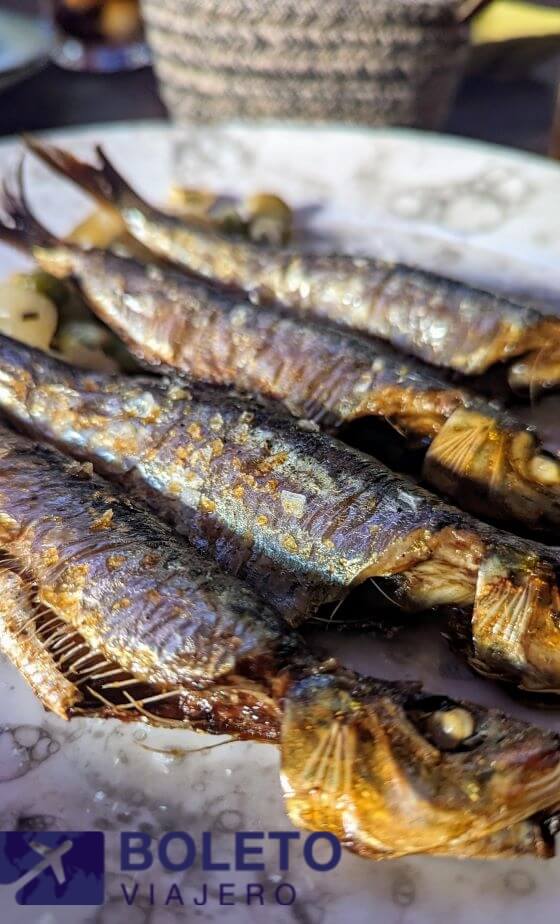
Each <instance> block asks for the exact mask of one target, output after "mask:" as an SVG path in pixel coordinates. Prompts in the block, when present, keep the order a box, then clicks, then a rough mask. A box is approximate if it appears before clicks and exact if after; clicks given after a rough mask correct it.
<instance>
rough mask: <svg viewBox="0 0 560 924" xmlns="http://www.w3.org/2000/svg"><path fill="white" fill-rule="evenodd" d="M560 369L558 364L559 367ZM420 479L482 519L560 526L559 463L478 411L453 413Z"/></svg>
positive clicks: (530, 439)
mask: <svg viewBox="0 0 560 924" xmlns="http://www.w3.org/2000/svg"><path fill="white" fill-rule="evenodd" d="M559 369H560V366H559ZM423 475H424V479H425V480H426V481H427V482H429V483H430V484H431V485H434V486H435V487H436V488H438V489H439V490H440V491H442V492H443V493H444V494H447V495H448V496H449V497H459V498H461V503H462V506H464V507H467V508H468V509H469V510H470V511H472V512H474V513H476V514H479V515H481V516H483V517H487V516H488V511H489V510H491V511H492V516H493V518H496V519H505V520H511V519H512V518H514V519H517V520H519V521H521V522H522V523H525V524H526V525H528V526H531V527H543V528H552V527H558V526H559V525H560V461H559V460H558V459H555V458H554V457H553V456H551V455H549V454H548V453H546V452H544V451H542V450H540V449H539V446H538V443H537V440H536V438H535V437H534V435H533V434H532V433H531V432H529V431H527V430H524V429H521V428H519V429H516V428H515V426H502V425H501V424H500V423H499V421H497V420H495V419H494V418H492V417H491V416H489V415H486V414H483V413H480V412H479V411H472V410H467V409H466V408H459V409H457V410H456V411H455V412H454V413H453V414H452V415H451V416H450V417H449V419H448V420H447V421H446V423H445V424H444V425H443V427H442V428H441V430H440V431H439V433H438V435H437V436H436V438H435V439H434V440H433V442H432V443H431V445H430V447H429V449H428V452H427V453H426V456H425V460H424V469H423Z"/></svg>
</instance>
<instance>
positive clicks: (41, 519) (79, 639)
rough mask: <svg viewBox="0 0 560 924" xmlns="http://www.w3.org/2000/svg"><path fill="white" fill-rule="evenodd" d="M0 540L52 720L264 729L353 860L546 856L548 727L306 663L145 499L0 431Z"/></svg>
mask: <svg viewBox="0 0 560 924" xmlns="http://www.w3.org/2000/svg"><path fill="white" fill-rule="evenodd" d="M0 547H1V549H2V553H3V556H4V561H3V564H2V567H1V568H0V590H1V593H0V598H1V603H0V629H1V631H0V645H1V647H2V649H3V651H4V652H5V653H6V655H7V656H8V657H9V658H11V659H12V661H13V662H14V663H15V664H16V665H17V666H18V667H19V669H20V670H21V672H22V674H23V675H24V677H25V678H26V679H27V680H28V682H30V683H31V685H32V686H33V688H34V689H35V691H36V692H37V693H38V694H39V696H41V697H42V698H43V701H44V702H45V705H47V706H48V707H49V708H51V709H53V710H54V711H56V712H57V713H58V714H59V715H61V716H64V717H66V718H70V717H72V716H101V717H116V718H120V719H128V720H142V721H146V722H149V723H151V724H155V725H159V724H162V725H177V726H190V727H193V728H197V729H200V730H203V731H207V732H213V733H219V734H223V733H228V734H232V735H235V736H238V737H240V738H247V739H254V740H257V741H270V742H274V743H276V744H277V745H278V746H279V747H280V749H281V753H282V782H283V786H284V791H285V796H286V804H287V808H288V812H289V814H290V817H291V818H292V820H293V821H294V822H295V823H296V824H299V825H302V826H304V827H310V828H315V827H317V826H319V827H320V828H321V829H324V828H327V829H329V830H331V831H333V832H334V833H336V834H337V835H338V836H339V837H340V838H341V839H342V841H343V842H344V844H345V845H346V846H348V847H349V848H350V849H353V850H355V851H357V852H359V853H360V854H362V855H364V856H371V857H374V858H376V859H380V858H383V857H391V856H402V855H403V854H407V853H418V852H426V853H437V854H449V855H452V856H462V855H466V856H479V857H484V856H496V855H498V856H509V855H517V854H522V853H533V854H536V855H538V856H547V855H550V853H551V852H552V843H551V838H550V836H549V834H548V832H549V824H550V823H552V824H553V825H554V826H555V820H554V816H555V811H556V806H557V805H558V804H560V739H559V737H558V736H557V735H555V734H553V733H552V732H547V731H544V730H541V729H538V728H535V727H531V726H529V725H526V724H525V723H523V722H517V721H514V720H512V719H509V718H507V717H506V716H504V715H503V714H501V713H499V712H497V711H495V710H487V709H484V708H482V707H479V706H475V705H471V704H467V703H460V702H454V701H453V700H449V699H448V698H446V697H439V696H428V695H427V694H423V693H422V692H421V690H420V689H419V687H418V686H416V685H414V684H399V683H383V682H380V681H376V680H372V679H369V678H365V677H360V676H359V675H357V674H355V673H353V672H351V671H348V670H345V669H343V668H341V667H339V666H337V665H336V663H334V662H333V661H332V659H331V660H329V661H326V662H321V661H319V660H318V659H317V658H316V657H314V655H313V654H312V653H311V652H310V651H309V649H307V648H306V647H305V643H304V642H303V640H302V639H301V638H299V636H298V635H296V634H295V633H294V632H293V630H289V629H288V628H287V626H286V625H285V623H284V622H283V621H282V620H281V619H280V617H278V616H276V615H275V614H274V612H273V611H272V610H271V609H270V608H269V607H268V606H267V605H266V604H265V603H264V602H262V600H260V599H259V598H258V597H256V596H255V595H254V594H253V593H252V592H251V591H250V590H249V589H247V588H246V587H245V586H244V585H243V584H242V583H241V582H240V581H238V580H236V579H234V578H232V577H229V576H226V575H224V574H223V573H221V572H220V571H219V570H218V568H217V567H216V566H215V565H214V564H212V563H211V562H210V561H209V560H206V559H204V558H202V557H201V556H199V555H198V553H196V552H195V551H193V550H191V549H189V548H188V546H187V545H186V544H184V543H182V542H181V541H180V540H179V539H178V538H177V537H176V536H175V534H174V533H173V532H172V531H171V530H170V529H169V528H168V527H166V526H164V525H163V524H160V523H159V522H158V521H156V520H155V519H154V518H153V517H152V516H151V515H150V514H149V513H148V512H146V511H145V510H143V509H142V508H140V507H138V506H137V505H136V504H134V503H133V502H131V501H130V500H129V499H128V498H126V497H125V496H122V495H121V494H120V493H119V491H118V490H116V491H114V490H109V489H108V488H107V486H106V485H105V483H104V482H102V481H101V480H98V479H97V478H96V477H92V476H91V474H90V472H89V470H88V469H87V467H85V468H84V466H83V465H78V464H76V463H73V462H68V461H67V460H65V459H63V458H62V457H61V456H60V455H58V453H56V452H54V451H52V450H47V449H44V448H41V447H39V446H37V445H35V444H33V443H32V442H30V441H28V440H27V439H24V438H22V437H19V436H16V435H14V434H12V433H10V432H9V431H7V430H5V429H1V430H0ZM474 794H476V798H473V795H474Z"/></svg>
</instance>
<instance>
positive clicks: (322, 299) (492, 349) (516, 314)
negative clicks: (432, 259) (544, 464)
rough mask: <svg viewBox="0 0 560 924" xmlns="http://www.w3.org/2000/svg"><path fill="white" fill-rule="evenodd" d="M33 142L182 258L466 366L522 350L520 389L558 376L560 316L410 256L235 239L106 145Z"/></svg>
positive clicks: (156, 243)
mask: <svg viewBox="0 0 560 924" xmlns="http://www.w3.org/2000/svg"><path fill="white" fill-rule="evenodd" d="M28 143H29V146H30V148H31V149H32V150H33V151H34V152H35V153H36V154H38V156H39V157H40V158H41V159H42V160H44V161H46V163H48V164H49V165H50V166H52V167H54V168H55V169H56V170H58V171H59V172H60V173H62V174H63V175H64V176H66V177H68V178H69V179H71V180H73V181H75V182H77V183H78V184H80V185H81V186H82V187H83V188H85V189H87V190H88V191H89V192H90V193H92V194H93V195H94V196H96V197H97V198H99V199H101V200H102V201H104V202H107V203H110V204H112V205H113V206H115V207H116V208H117V209H118V210H119V213H120V214H121V216H122V218H123V220H124V222H125V225H126V227H127V229H128V231H129V233H130V234H131V235H132V236H133V237H134V238H135V239H136V240H137V241H139V242H140V243H141V244H143V245H144V246H146V247H148V248H149V249H150V250H151V251H152V252H154V253H157V254H159V255H160V256H162V257H165V258H166V259H168V260H171V261H173V262H174V263H176V264H177V265H179V266H182V267H185V268H186V269H188V270H192V271H194V272H196V273H198V274H199V275H202V276H206V277H208V278H210V279H215V280H219V281H220V282H223V283H226V284H229V285H235V286H237V287H239V288H240V289H243V290H244V291H246V292H250V293H253V295H254V296H256V297H258V296H259V295H260V296H261V298H262V297H264V298H265V299H270V298H271V297H272V298H274V299H275V300H276V301H277V302H279V303H281V304H283V305H286V306H290V307H292V308H295V309H297V310H298V311H299V312H301V313H304V314H309V315H316V316H318V317H322V318H328V319H330V320H331V321H335V322H336V323H337V324H342V325H347V326H348V327H352V328H354V329H356V330H360V331H364V332H366V333H368V334H373V335H374V336H376V337H381V338H383V339H384V340H387V341H389V342H390V343H392V344H393V345H394V346H396V347H398V348H400V349H402V350H404V352H405V353H409V354H411V355H413V356H417V357H418V358H420V359H423V360H425V361H426V362H429V363H433V364H434V365H437V366H443V367H445V368H448V369H454V370H457V371H458V372H461V373H463V374H465V375H476V374H480V373H483V372H485V371H486V370H487V369H489V368H490V367H491V366H493V365H494V364H496V363H506V362H510V361H511V360H515V362H514V363H513V364H512V365H511V366H510V369H509V381H510V384H511V386H512V388H514V389H515V390H520V389H529V388H530V389H531V391H532V392H537V391H539V390H543V389H550V388H558V386H559V385H560V318H558V317H554V316H553V315H544V314H541V313H540V312H539V311H537V310H535V309H534V308H531V307H528V306H524V305H520V304H517V303H515V302H513V301H512V300H511V299H508V298H504V297H500V296H497V295H492V294H490V293H488V292H485V291H482V290H480V289H475V288H472V287H470V286H467V285H464V284H462V283H459V282H455V281H453V280H451V279H446V278H444V277H442V276H437V275H435V274H434V273H428V272H425V271H423V270H419V269H412V268H411V267H408V266H403V265H399V264H392V263H387V262H383V261H380V260H374V259H370V258H364V257H359V258H355V257H351V256H340V255H328V256H323V255H316V254H309V253H304V252H295V251H290V250H279V249H273V248H268V247H262V246H257V245H254V244H251V243H249V242H247V241H246V240H236V239H231V238H228V237H226V236H224V235H223V234H219V233H217V232H215V231H212V230H211V229H209V228H208V225H207V224H202V223H200V222H197V221H196V220H195V219H193V220H192V221H190V222H189V221H187V220H186V219H185V218H184V217H182V218H177V217H176V216H172V215H168V214H166V213H164V212H162V211H160V210H158V209H156V208H154V207H153V206H151V205H148V204H147V203H146V202H145V201H144V200H143V199H142V198H141V197H140V196H139V195H138V194H137V193H136V192H134V190H132V189H131V187H130V186H129V184H128V183H126V181H125V180H124V179H123V177H122V176H121V175H120V174H119V173H118V172H117V171H116V170H115V168H114V166H113V165H112V164H111V163H110V161H109V160H108V159H107V157H106V156H105V154H104V153H103V151H102V150H101V149H99V148H98V149H97V151H98V155H99V158H100V161H101V167H95V166H93V165H91V164H87V163H82V162H80V161H78V160H77V159H76V158H74V157H73V156H72V155H71V154H69V153H67V152H66V151H63V150H60V149H58V148H55V147H53V146H52V145H46V144H43V143H40V142H38V141H34V140H29V142H28Z"/></svg>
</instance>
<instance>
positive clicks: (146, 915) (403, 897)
mask: <svg viewBox="0 0 560 924" xmlns="http://www.w3.org/2000/svg"><path fill="white" fill-rule="evenodd" d="M58 138H59V140H61V141H63V142H64V143H67V144H69V145H71V146H72V147H73V148H74V149H76V150H77V151H78V152H82V153H87V152H88V151H89V150H90V147H91V143H92V142H93V141H97V142H99V141H101V142H103V143H104V144H106V146H107V149H108V151H109V153H110V154H111V155H112V156H113V157H114V158H115V161H116V162H117V163H118V164H119V165H121V166H122V167H123V168H124V169H125V170H126V172H127V173H128V175H129V176H130V177H131V179H132V181H133V183H134V184H137V185H138V187H139V188H140V189H141V190H142V191H144V192H145V193H146V194H147V195H148V196H150V197H151V198H152V199H153V200H154V201H157V200H160V201H161V200H163V199H164V197H165V192H166V189H167V187H168V186H169V183H170V182H171V179H172V178H175V179H178V180H180V181H182V182H184V183H187V184H189V185H196V184H200V185H206V186H208V187H210V188H216V189H220V190H223V191H230V192H231V191H239V192H248V191H255V190H259V189H260V190H262V189H266V190H276V191H278V192H279V193H280V194H283V195H285V196H286V197H287V199H288V200H289V201H290V202H293V203H295V204H296V205H297V206H299V207H302V208H303V207H306V206H316V207H318V210H317V211H315V212H313V220H312V225H313V228H314V230H315V231H316V232H317V234H318V235H319V234H320V235H321V236H322V238H323V241H324V243H325V244H326V245H329V246H333V244H334V245H335V246H336V247H337V248H340V249H345V250H351V249H353V250H359V251H362V252H371V253H375V254H383V255H385V256H387V255H390V256H393V257H394V256H396V257H400V258H403V259H407V260H409V261H413V262H418V263H420V264H422V265H424V266H427V267H431V268H434V269H436V270H439V271H441V272H445V273H447V274H450V275H455V276H457V277H462V278H465V279H471V280H476V281H479V282H482V283H484V284H486V285H491V286H494V287H500V288H503V289H505V290H515V291H524V292H526V293H527V294H529V295H530V296H531V297H534V296H536V295H539V296H543V295H546V296H547V298H548V299H550V300H551V301H553V302H555V301H556V300H558V301H560V299H557V295H558V293H560V235H559V234H558V215H559V214H560V168H559V167H557V166H555V165H554V164H551V163H548V162H546V161H544V160H540V159H538V158H536V157H529V156H524V155H520V154H516V153H513V152H509V151H506V150H503V149H500V148H493V147H488V146H483V145H477V144H473V143H467V142H462V141H459V140H456V139H451V138H443V137H436V136H431V135H422V134H413V133H410V132H398V131H381V132H369V131H360V130H355V131H350V130H341V129H314V130H307V129H305V128H292V127H285V128H278V127H277V128H272V127H263V128H260V129H251V128H241V127H239V126H232V127H231V128H219V129H218V128H213V129H210V128H196V129H194V128H193V129H192V130H191V131H190V132H187V131H186V130H181V131H180V130H177V129H170V128H168V127H167V126H165V125H158V124H151V125H142V126H138V125H120V126H113V127H110V128H108V127H105V126H100V127H97V128H90V129H88V130H87V131H80V132H73V133H64V134H60V135H58ZM17 154H18V145H17V143H15V142H14V143H12V142H8V143H4V144H3V145H0V173H4V172H5V171H6V170H8V169H9V167H10V165H11V164H13V163H15V161H16V159H17ZM29 168H30V169H29V185H30V190H31V198H32V201H33V203H34V204H35V206H36V209H37V211H38V212H39V213H40V215H41V217H42V218H43V219H44V220H45V222H46V223H47V224H49V225H50V226H51V227H52V228H54V229H55V230H58V231H64V230H67V229H69V228H70V227H71V226H72V224H73V223H75V222H76V221H77V220H78V219H79V218H80V217H82V215H83V214H84V212H85V210H86V209H87V208H88V207H89V204H88V202H87V200H86V199H85V198H84V197H83V196H81V195H79V194H77V193H76V192H75V191H74V190H73V189H72V188H71V187H70V186H68V185H67V184H65V183H63V182H61V181H59V180H56V179H54V178H53V177H52V175H50V174H49V173H48V172H47V171H46V170H45V169H44V168H42V167H40V166H39V165H37V164H29ZM25 265H26V261H25V259H24V258H23V257H21V256H19V255H17V254H14V253H13V252H11V251H9V250H8V249H7V248H3V247H1V246H0V277H2V276H4V275H6V274H8V273H9V272H10V271H11V270H13V269H15V268H17V267H23V266H25ZM315 639H316V641H317V643H318V644H321V645H324V646H326V647H327V648H329V649H330V650H331V651H333V652H336V653H337V655H338V656H339V657H340V658H341V659H342V660H344V661H345V662H347V663H348V664H350V665H352V666H354V667H356V668H358V669H361V670H364V671H367V672H369V673H372V674H375V675H377V676H380V677H382V676H384V677H388V678H403V679H405V678H406V679H420V680H422V681H424V683H425V685H426V687H427V688H430V689H432V690H433V691H434V692H447V693H450V694H452V695H453V694H455V695H459V696H464V697H466V698H470V699H473V700H477V701H479V702H482V703H485V704H488V705H490V704H497V705H500V706H502V707H505V708H506V709H508V710H509V711H510V712H512V713H514V714H517V715H519V716H521V717H524V718H529V719H531V720H532V721H535V722H538V723H541V724H544V725H549V726H551V727H555V728H558V729H560V718H556V717H555V716H554V714H552V713H543V712H536V711H531V710H529V709H526V708H523V707H521V706H519V705H516V704H514V703H513V702H512V701H511V700H509V698H508V697H507V696H506V695H505V694H504V693H503V692H501V691H499V690H497V689H496V688H494V687H493V686H492V685H491V684H489V683H485V682H483V681H482V680H480V679H475V678H474V677H473V676H472V675H471V673H470V672H469V671H468V670H467V669H466V668H465V667H464V665H463V664H462V663H461V662H460V661H458V660H457V659H456V658H455V657H454V656H453V655H451V654H450V653H449V652H448V650H447V649H446V647H445V646H444V645H443V643H442V642H441V641H440V640H439V637H438V634H437V632H436V630H435V629H433V630H426V629H425V628H424V629H421V630H411V631H410V632H409V633H405V634H403V635H402V636H401V638H400V639H399V640H397V641H393V642H387V641H381V640H378V639H374V638H371V637H367V638H366V637H361V638H359V639H356V638H355V637H353V638H352V637H342V636H335V635H330V636H326V635H322V634H320V633H316V634H315ZM0 723H1V728H0V829H13V828H16V827H17V826H18V824H19V825H20V826H24V827H25V826H27V827H28V828H29V827H31V828H33V827H36V826H44V827H45V828H48V829H52V828H55V829H67V830H72V829H78V830H81V829H87V828H101V829H104V830H106V831H107V832H108V833H107V840H108V844H109V852H108V859H107V864H108V895H109V900H108V903H107V904H106V905H105V907H104V908H102V909H100V910H99V911H97V912H95V913H93V914H92V912H91V911H88V910H87V909H84V913H83V915H80V909H67V910H66V911H65V910H64V909H57V910H56V912H54V913H53V914H50V912H49V911H48V910H47V909H45V910H44V911H43V912H39V913H37V912H35V911H33V909H25V908H20V907H17V906H16V905H15V904H12V901H11V897H9V896H6V897H4V896H5V895H6V893H5V890H4V891H2V890H3V888H4V887H2V886H0V911H2V912H3V917H5V919H6V920H9V921H10V924H12V922H14V924H19V922H31V921H32V922H34V924H36V922H41V924H51V922H55V921H56V922H57V924H58V922H72V924H79V922H82V921H86V920H87V921H96V922H103V924H105V922H119V924H120V922H121V921H124V920H126V921H127V924H136V922H142V924H143V922H148V921H149V922H150V924H154V922H155V924H173V922H175V921H185V920H188V921H191V920H195V919H196V920H199V919H200V920H204V921H214V920H219V921H222V920H223V921H226V922H235V924H238V922H239V924H241V922H243V924H244V922H250V921H255V922H260V921H263V920H264V919H265V918H266V920H267V922H268V921H270V922H279V924H280V922H286V921H297V922H306V924H307V922H309V924H319V922H321V924H338V922H340V921H341V920H348V921H352V924H366V922H367V924H437V922H441V924H447V922H448V921H450V920H452V921H453V922H454V924H478V922H487V921H488V920H493V921H495V922H496V924H501V922H503V924H525V921H526V920H527V918H528V916H531V917H532V919H533V920H535V921H539V922H542V924H548V922H550V924H553V922H554V924H556V921H557V917H558V910H557V909H558V907H559V903H560V876H559V872H560V866H559V863H558V862H557V861H551V862H549V863H542V862H541V863H539V862H537V861H530V860H523V861H517V862H510V861H499V862H497V861H496V862H486V863H484V862H474V861H446V860H433V859H429V858H408V859H406V860H401V861H395V862H389V863H384V864H375V863H372V862H367V861H364V860H360V859H357V858H355V857H351V856H349V855H348V856H345V857H344V860H343V862H342V863H341V865H340V866H339V867H338V869H337V870H336V871H334V872H332V873H310V872H309V871H308V870H307V869H306V868H305V866H304V864H303V863H302V862H296V863H295V864H293V865H292V867H291V869H290V872H289V874H287V875H286V876H285V877H284V878H285V879H287V880H288V881H289V882H291V883H292V884H293V885H294V886H295V888H296V890H297V893H298V899H297V904H296V905H295V906H292V907H291V908H289V907H285V908H282V907H278V906H276V905H275V904H273V903H270V902H267V904H266V906H265V907H264V908H262V907H260V906H259V905H253V906H252V907H247V906H246V904H244V902H243V895H244V886H245V883H246V881H248V880H249V881H250V880H253V881H254V880H255V877H256V878H258V879H259V880H261V881H262V882H263V883H264V884H265V894H266V895H267V896H270V894H271V892H272V889H273V888H274V886H275V883H277V881H278V877H279V872H278V869H277V865H276V863H275V860H274V853H273V851H272V850H267V868H266V872H265V873H259V874H244V875H242V874H238V873H231V874H224V873H213V874H203V873H202V872H201V871H200V869H195V870H194V871H192V872H190V873H187V874H185V875H184V876H182V875H178V876H176V877H175V879H176V880H178V881H179V882H180V885H181V889H182V892H183V897H184V899H185V901H186V905H185V907H184V908H181V907H177V906H176V905H170V906H169V907H168V908H164V907H162V905H161V903H160V902H161V889H163V887H164V884H165V883H169V881H170V877H169V876H160V875H157V874H154V873H146V874H139V875H138V876H137V881H138V882H140V883H141V884H142V885H141V889H140V895H141V896H142V898H141V899H140V898H139V899H138V900H137V903H136V905H135V906H134V907H132V908H130V909H128V908H126V906H125V905H124V902H123V899H122V894H121V891H120V883H121V882H122V881H125V882H127V884H128V885H129V886H130V877H129V878H128V879H126V878H124V879H123V877H122V876H121V875H120V874H119V873H118V868H117V845H118V832H119V831H120V830H122V829H126V830H137V829H139V828H141V829H143V830H146V831H150V832H152V833H154V834H155V835H158V834H160V833H162V832H164V831H167V830H187V831H190V832H191V833H192V834H193V835H194V836H195V837H199V835H200V832H202V831H204V830H211V831H212V832H213V834H214V837H215V840H216V843H217V845H218V849H219V850H220V852H221V853H222V854H226V855H229V856H231V832H232V831H235V830H236V829H242V830H264V831H269V830H274V829H276V830H278V829H282V830H284V829H289V824H288V822H287V820H286V818H285V815H284V813H283V808H282V798H281V794H280V786H279V782H278V761H277V755H276V752H275V751H274V749H272V748H270V747H267V746H264V745H252V744H245V743H243V744H242V743H233V744H226V745H224V746H223V747H219V748H216V749H213V750H202V751H200V750H198V751H192V752H191V753H189V749H200V748H204V747H205V746H207V745H211V744H213V743H214V740H212V739H210V738H208V737H201V736H195V735H193V734H191V733H189V732H186V731H185V732H171V731H154V730H148V729H145V728H144V727H142V726H141V725H133V726H130V727H127V726H123V725H121V724H119V723H117V722H101V721H95V720H94V721H75V722H72V723H70V724H65V723H64V722H62V721H60V720H58V719H56V718H53V717H52V716H49V715H47V714H45V713H44V712H43V710H42V709H41V707H40V706H39V704H38V702H37V701H36V700H35V698H34V697H33V695H32V694H31V693H30V691H29V690H28V689H27V688H26V686H25V684H24V683H23V681H21V679H20V678H19V676H18V674H17V672H16V671H15V670H14V669H13V668H12V667H11V666H10V665H9V664H8V663H6V662H0ZM154 748H156V749H157V750H154ZM171 749H173V750H171ZM180 749H185V752H184V753H183V752H181V750H180ZM165 752H167V753H165ZM296 855H299V854H298V852H297V851H296ZM203 881H206V882H209V883H210V884H211V887H212V889H215V888H216V886H217V883H219V882H220V881H230V882H234V883H235V894H236V896H237V902H236V904H235V905H234V906H229V907H219V906H218V905H217V904H216V900H215V899H210V900H209V903H208V905H207V906H205V907H203V908H200V907H199V908H196V906H194V905H192V904H190V901H191V899H192V896H193V894H195V890H196V889H197V888H198V887H199V886H200V883H201V882H203ZM149 882H156V883H159V887H160V893H159V896H158V905H157V906H156V907H155V908H153V907H151V906H150V905H149V903H148V901H147V899H146V897H145V896H146V893H145V892H144V891H142V889H143V888H144V886H145V884H146V883H149Z"/></svg>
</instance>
